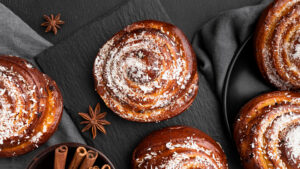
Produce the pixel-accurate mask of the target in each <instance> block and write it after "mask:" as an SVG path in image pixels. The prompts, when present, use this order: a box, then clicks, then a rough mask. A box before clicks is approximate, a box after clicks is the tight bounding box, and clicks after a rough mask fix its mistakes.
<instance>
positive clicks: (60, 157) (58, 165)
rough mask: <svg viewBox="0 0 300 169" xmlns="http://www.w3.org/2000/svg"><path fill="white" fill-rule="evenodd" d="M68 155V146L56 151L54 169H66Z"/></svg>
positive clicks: (58, 148)
mask: <svg viewBox="0 0 300 169" xmlns="http://www.w3.org/2000/svg"><path fill="white" fill-rule="evenodd" d="M67 155H68V147H67V146H66V145H62V146H59V147H57V148H56V149H55V156H54V169H65V165H66V159H67Z"/></svg>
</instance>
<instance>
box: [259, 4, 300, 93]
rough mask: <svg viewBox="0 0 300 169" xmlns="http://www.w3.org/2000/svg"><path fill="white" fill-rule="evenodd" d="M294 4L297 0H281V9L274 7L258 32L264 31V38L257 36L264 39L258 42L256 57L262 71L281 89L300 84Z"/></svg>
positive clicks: (297, 35)
mask: <svg viewBox="0 0 300 169" xmlns="http://www.w3.org/2000/svg"><path fill="white" fill-rule="evenodd" d="M297 4H298V1H297V0H294V1H285V2H281V5H282V7H281V8H280V11H279V9H277V11H276V12H275V9H273V10H274V11H273V10H272V11H273V13H274V14H273V15H268V16H267V19H268V21H267V22H265V24H264V26H262V27H261V29H263V30H262V31H260V32H264V35H263V36H264V37H265V39H262V38H261V37H258V38H257V41H258V43H260V42H262V43H263V44H258V45H257V46H258V49H257V51H258V53H257V54H258V57H257V58H258V60H259V63H260V65H261V66H262V67H261V68H262V69H263V74H264V76H265V77H267V78H268V80H269V81H270V82H271V83H272V84H273V85H275V86H276V87H278V88H280V89H282V90H289V89H292V88H299V87H300V78H299V74H300V73H299V68H298V66H299V57H300V45H299V38H300V37H299V34H300V33H299V30H298V23H299V19H298V18H299V14H300V12H299V11H300V6H299V5H297ZM275 6H276V5H275ZM270 10H271V9H270ZM286 11H288V12H286ZM275 15H276V16H275ZM297 41H298V42H297ZM260 47H262V48H260ZM286 56H288V57H286Z"/></svg>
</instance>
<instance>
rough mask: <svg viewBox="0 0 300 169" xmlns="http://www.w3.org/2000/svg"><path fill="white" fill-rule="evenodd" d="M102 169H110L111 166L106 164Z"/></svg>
mask: <svg viewBox="0 0 300 169" xmlns="http://www.w3.org/2000/svg"><path fill="white" fill-rule="evenodd" d="M101 169H110V165H108V164H104V165H103V166H102V167H101Z"/></svg>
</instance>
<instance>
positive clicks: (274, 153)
mask: <svg viewBox="0 0 300 169" xmlns="http://www.w3.org/2000/svg"><path fill="white" fill-rule="evenodd" d="M266 95H267V96H266ZM265 96H266V97H268V98H265V100H264V101H261V102H258V103H257V105H255V104H253V105H252V107H249V109H248V110H251V111H249V112H243V113H241V116H240V117H239V118H238V120H237V125H236V126H240V127H239V130H238V132H237V133H235V138H237V136H238V138H239V143H238V147H239V148H240V151H241V157H242V159H243V160H248V161H249V160H253V162H255V163H257V164H263V163H264V164H265V163H267V164H268V167H270V168H276V167H277V168H290V166H291V165H298V168H299V167H300V165H299V164H298V162H299V154H300V153H299V152H300V151H299V150H300V149H299V148H300V146H299V144H300V142H299V141H300V138H299V137H300V127H299V126H300V98H299V97H296V96H295V95H291V93H290V92H281V93H279V92H274V94H273V93H270V94H265ZM261 97H263V96H261ZM259 99H260V97H258V98H257V100H256V101H258V100H259ZM253 102H255V99H254V100H253V101H251V103H253ZM265 103H268V105H266V104H265ZM262 105H264V106H262ZM246 106H247V105H246ZM255 107H259V109H257V108H255ZM249 122H251V123H249ZM253 122H256V123H253ZM242 124H243V125H242ZM241 145H242V146H241ZM246 145H250V146H246ZM282 149H284V151H281V150H282ZM245 152H246V153H245ZM249 156H250V158H249ZM283 156H285V157H286V158H287V159H288V160H289V162H288V163H287V162H286V161H285V160H283V159H284V157H283Z"/></svg>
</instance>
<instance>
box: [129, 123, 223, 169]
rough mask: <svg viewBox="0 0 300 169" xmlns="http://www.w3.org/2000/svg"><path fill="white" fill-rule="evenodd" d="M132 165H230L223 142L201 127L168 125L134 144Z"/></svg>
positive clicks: (217, 168) (185, 168)
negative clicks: (136, 144) (200, 128)
mask: <svg viewBox="0 0 300 169" xmlns="http://www.w3.org/2000/svg"><path fill="white" fill-rule="evenodd" d="M132 168H133V169H138V168H141V169H145V168H157V169H175V168H176V169H177V168H180V169H189V168H207V169H210V168H211V169H227V168H228V164H227V160H226V156H225V154H224V152H223V150H222V148H221V146H220V145H219V144H218V143H216V142H215V141H214V140H213V139H212V138H211V137H209V136H208V135H206V134H205V133H203V132H201V131H200V130H198V129H195V128H192V127H187V126H173V127H167V128H164V129H162V130H159V131H155V132H153V133H151V134H150V135H149V136H147V137H146V138H145V139H143V141H142V142H141V143H140V144H139V145H138V146H137V147H136V148H135V150H134V152H133V156H132Z"/></svg>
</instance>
